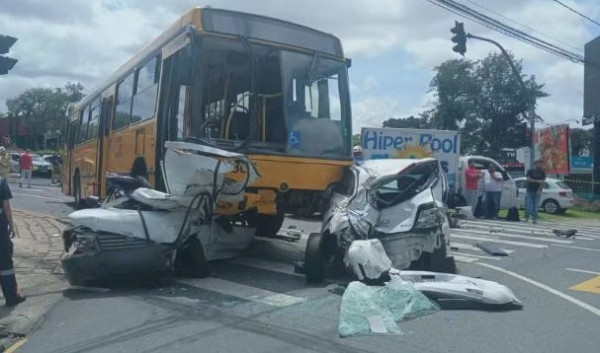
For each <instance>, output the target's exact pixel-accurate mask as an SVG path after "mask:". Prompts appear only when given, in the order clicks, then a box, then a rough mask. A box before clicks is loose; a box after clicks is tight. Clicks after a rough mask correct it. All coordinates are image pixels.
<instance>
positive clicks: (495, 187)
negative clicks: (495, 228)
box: [483, 163, 503, 219]
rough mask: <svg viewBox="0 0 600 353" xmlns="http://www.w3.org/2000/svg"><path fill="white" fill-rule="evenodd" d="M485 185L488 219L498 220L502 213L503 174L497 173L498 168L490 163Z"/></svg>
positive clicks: (484, 178) (485, 175) (485, 176)
mask: <svg viewBox="0 0 600 353" xmlns="http://www.w3.org/2000/svg"><path fill="white" fill-rule="evenodd" d="M483 180H484V185H485V200H486V209H487V217H486V218H490V219H496V218H498V212H499V211H500V200H501V197H502V182H503V180H502V174H500V173H499V172H497V171H496V167H495V166H494V165H493V164H491V163H490V165H488V170H487V172H486V173H485V174H484V177H483Z"/></svg>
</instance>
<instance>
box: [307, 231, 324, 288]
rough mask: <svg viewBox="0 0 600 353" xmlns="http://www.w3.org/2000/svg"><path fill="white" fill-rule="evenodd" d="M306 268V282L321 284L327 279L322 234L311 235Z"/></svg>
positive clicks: (308, 243)
mask: <svg viewBox="0 0 600 353" xmlns="http://www.w3.org/2000/svg"><path fill="white" fill-rule="evenodd" d="M304 266H305V270H304V271H305V276H306V282H308V283H319V282H322V281H323V279H324V278H325V251H324V247H323V235H322V234H321V233H311V234H310V235H309V236H308V241H307V242H306V251H305V254H304Z"/></svg>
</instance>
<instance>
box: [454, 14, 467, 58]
mask: <svg viewBox="0 0 600 353" xmlns="http://www.w3.org/2000/svg"><path fill="white" fill-rule="evenodd" d="M450 32H452V33H454V37H452V41H453V42H454V43H456V45H455V46H454V47H453V48H452V50H453V51H455V52H457V53H459V54H460V55H462V56H464V55H465V53H466V51H467V34H466V33H465V28H464V26H463V24H462V22H458V21H454V28H452V29H451V30H450Z"/></svg>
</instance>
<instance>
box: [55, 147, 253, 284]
mask: <svg viewBox="0 0 600 353" xmlns="http://www.w3.org/2000/svg"><path fill="white" fill-rule="evenodd" d="M165 147H166V148H167V152H166V155H165V160H164V170H165V173H164V178H165V184H166V186H167V191H168V192H167V193H164V192H160V191H157V190H152V189H149V188H144V187H140V188H137V189H135V191H133V192H132V193H131V194H130V195H128V196H124V197H121V198H119V199H117V200H115V201H113V202H110V203H108V204H105V205H103V206H102V207H101V208H95V209H87V210H80V211H76V212H73V213H71V214H70V215H69V219H70V221H71V222H72V223H73V224H74V227H73V228H71V229H68V230H66V231H65V232H64V233H63V241H64V246H65V251H67V253H66V254H65V255H64V256H63V258H62V259H61V262H62V265H63V268H64V269H65V274H66V277H67V279H68V281H69V283H71V284H73V285H83V284H85V283H86V282H89V281H93V280H115V279H119V278H127V279H128V278H140V277H150V278H153V277H156V276H158V275H161V274H169V273H171V272H173V271H175V270H176V269H181V270H183V272H185V273H187V274H189V275H191V276H192V277H204V276H207V275H208V268H207V261H210V260H216V259H224V258H229V257H233V256H235V255H237V254H238V253H239V252H240V251H242V250H243V249H245V248H246V247H247V246H248V245H249V244H250V242H251V241H252V238H253V234H254V232H255V229H254V228H249V227H241V226H236V225H234V224H231V223H230V222H229V221H227V220H222V219H221V218H220V217H219V216H218V215H215V214H214V210H215V209H216V205H217V203H226V202H230V203H239V202H243V201H244V189H245V187H246V186H247V185H248V184H250V183H251V182H253V181H254V180H256V179H257V178H259V177H260V176H259V174H258V172H257V171H256V169H255V167H254V165H253V164H252V163H251V162H250V160H249V159H248V157H246V156H245V155H242V154H237V153H232V152H228V151H224V150H221V149H218V148H213V147H209V146H203V145H198V144H193V143H186V142H166V144H165ZM240 163H242V164H244V165H245V168H246V169H247V170H248V171H249V172H248V173H247V174H246V178H245V180H232V179H229V178H228V174H229V173H231V171H233V170H234V169H235V168H236V165H237V164H240Z"/></svg>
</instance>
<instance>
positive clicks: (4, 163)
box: [0, 147, 11, 180]
mask: <svg viewBox="0 0 600 353" xmlns="http://www.w3.org/2000/svg"><path fill="white" fill-rule="evenodd" d="M10 164H11V157H10V155H9V154H8V153H7V152H6V148H4V147H0V177H2V178H4V179H6V180H8V176H9V175H10Z"/></svg>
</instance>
